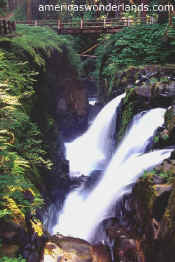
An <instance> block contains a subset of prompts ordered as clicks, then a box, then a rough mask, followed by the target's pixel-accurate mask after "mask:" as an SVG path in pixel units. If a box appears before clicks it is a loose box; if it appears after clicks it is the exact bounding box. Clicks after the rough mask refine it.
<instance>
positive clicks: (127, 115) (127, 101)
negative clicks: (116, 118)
mask: <svg viewBox="0 0 175 262" xmlns="http://www.w3.org/2000/svg"><path fill="white" fill-rule="evenodd" d="M133 95H134V88H130V89H128V90H127V93H126V97H125V98H124V100H123V108H124V110H123V111H122V117H121V123H120V129H119V132H118V134H117V135H118V141H119V142H120V141H121V139H122V138H123V136H124V134H125V131H126V129H127V127H128V124H129V123H130V121H131V120H132V118H133V115H134V112H133V109H134V104H133V103H132V96H133Z"/></svg>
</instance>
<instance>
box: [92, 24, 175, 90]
mask: <svg viewBox="0 0 175 262" xmlns="http://www.w3.org/2000/svg"><path fill="white" fill-rule="evenodd" d="M174 37H175V34H174V29H173V28H168V27H167V25H159V24H154V25H152V26H150V25H137V26H133V27H129V28H125V29H124V30H122V31H121V32H119V33H117V34H114V35H106V36H103V37H102V41H104V40H105V44H103V45H100V46H99V47H98V48H97V50H96V55H97V68H96V72H95V75H96V77H97V79H100V78H104V79H106V80H107V81H108V87H109V92H110V91H111V89H112V87H113V86H115V85H116V84H117V80H118V79H117V76H118V73H119V72H121V71H123V70H125V69H126V68H127V67H129V66H140V65H147V64H160V65H162V64H165V63H174V55H175V51H174V50H175V49H174V45H175V41H174Z"/></svg>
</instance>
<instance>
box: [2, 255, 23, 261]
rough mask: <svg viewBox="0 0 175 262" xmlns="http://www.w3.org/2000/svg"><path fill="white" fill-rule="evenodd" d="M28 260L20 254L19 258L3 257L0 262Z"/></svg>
mask: <svg viewBox="0 0 175 262" xmlns="http://www.w3.org/2000/svg"><path fill="white" fill-rule="evenodd" d="M25 261H26V260H25V259H24V258H22V257H21V256H19V257H18V258H10V257H2V258H0V262H25Z"/></svg>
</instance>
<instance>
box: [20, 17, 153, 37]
mask: <svg viewBox="0 0 175 262" xmlns="http://www.w3.org/2000/svg"><path fill="white" fill-rule="evenodd" d="M16 23H17V24H27V25H29V26H49V27H51V28H52V29H54V30H56V31H57V32H58V34H81V33H83V34H86V33H88V34H89V33H110V34H111V33H116V32H119V31H120V30H121V29H123V28H124V27H129V26H134V25H138V24H148V25H151V24H154V23H157V21H156V20H155V18H154V17H148V18H147V17H140V18H135V19H134V18H113V19H103V20H102V19H101V20H83V19H80V20H79V21H74V20H64V21H61V20H60V19H58V20H50V19H48V20H30V21H17V22H16Z"/></svg>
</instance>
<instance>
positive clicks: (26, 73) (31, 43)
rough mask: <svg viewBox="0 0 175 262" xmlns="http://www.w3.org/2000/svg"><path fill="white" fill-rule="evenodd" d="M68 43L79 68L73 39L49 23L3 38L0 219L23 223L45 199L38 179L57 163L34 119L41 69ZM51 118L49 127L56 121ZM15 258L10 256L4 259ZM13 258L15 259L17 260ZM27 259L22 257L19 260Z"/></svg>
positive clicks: (0, 46) (0, 58)
mask: <svg viewBox="0 0 175 262" xmlns="http://www.w3.org/2000/svg"><path fill="white" fill-rule="evenodd" d="M65 46H66V47H67V53H68V57H69V60H70V63H72V64H74V66H75V67H77V65H78V64H79V63H78V62H77V59H78V57H77V55H76V54H75V52H74V50H73V48H72V42H71V39H70V38H69V39H68V38H67V39H66V38H65V37H61V36H58V35H57V34H56V33H54V32H53V31H52V30H50V29H47V28H34V27H33V28H29V27H27V26H23V25H21V26H18V28H17V35H16V37H14V38H11V39H10V38H5V37H2V38H1V39H0V119H1V121H0V173H1V175H0V219H1V221H2V219H3V220H4V219H5V220H6V219H12V220H13V221H15V222H16V223H22V224H24V222H25V215H26V214H27V213H28V212H30V213H32V214H35V211H36V209H37V208H38V207H40V206H42V205H43V203H44V201H43V198H42V196H41V194H40V188H39V184H40V183H41V181H42V176H43V175H44V174H42V173H43V171H42V173H41V170H40V168H41V167H42V170H44V169H45V172H47V173H49V172H50V170H51V169H52V166H53V163H52V161H51V159H50V157H49V155H48V152H47V148H46V146H45V145H44V143H43V133H42V132H41V130H40V127H39V126H38V124H37V123H36V122H35V121H34V120H33V118H32V110H33V106H34V104H35V101H36V96H37V95H36V91H37V90H36V88H37V85H36V81H37V79H38V74H39V72H41V71H44V70H45V66H46V60H47V59H48V58H49V57H50V56H51V54H52V53H53V51H55V50H56V51H57V52H58V53H60V54H61V53H62V52H63V48H65ZM51 119H52V117H51V116H50V117H48V126H49V125H52V124H53V120H51ZM2 261H11V260H5V258H4V260H2ZM13 261H14V260H13ZM19 261H23V260H19Z"/></svg>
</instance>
